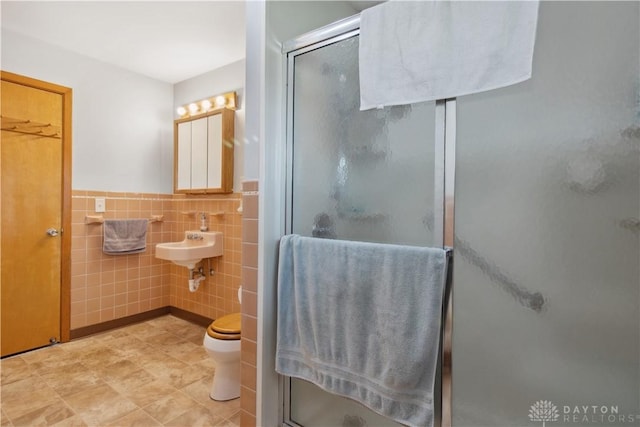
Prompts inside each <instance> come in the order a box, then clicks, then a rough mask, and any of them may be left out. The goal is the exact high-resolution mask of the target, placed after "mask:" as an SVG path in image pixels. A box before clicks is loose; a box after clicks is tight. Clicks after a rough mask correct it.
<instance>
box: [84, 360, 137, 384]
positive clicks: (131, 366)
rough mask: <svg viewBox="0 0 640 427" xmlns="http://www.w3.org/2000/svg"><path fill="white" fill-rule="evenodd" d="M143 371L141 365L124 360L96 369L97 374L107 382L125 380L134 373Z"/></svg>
mask: <svg viewBox="0 0 640 427" xmlns="http://www.w3.org/2000/svg"><path fill="white" fill-rule="evenodd" d="M140 369H142V367H141V366H140V365H138V364H137V363H135V362H134V361H132V360H130V359H122V360H119V361H117V362H116V363H112V364H110V365H105V366H99V367H97V368H95V374H96V375H97V376H99V377H100V378H102V379H103V380H105V381H106V382H110V381H114V380H118V379H124V378H127V377H128V376H130V375H131V374H132V373H134V372H136V371H139V370H140Z"/></svg>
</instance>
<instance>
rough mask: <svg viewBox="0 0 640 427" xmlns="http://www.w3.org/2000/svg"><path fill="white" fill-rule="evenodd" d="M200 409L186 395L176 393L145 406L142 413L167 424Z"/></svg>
mask: <svg viewBox="0 0 640 427" xmlns="http://www.w3.org/2000/svg"><path fill="white" fill-rule="evenodd" d="M199 407H201V406H200V405H199V404H198V403H196V402H195V401H194V400H193V399H191V398H190V397H188V396H187V395H186V394H184V393H182V392H179V391H176V392H174V393H172V394H170V395H168V396H165V397H163V398H162V399H159V400H157V401H155V402H153V403H151V404H149V405H147V406H145V407H144V408H142V409H144V411H145V412H146V413H147V414H149V415H151V416H152V417H153V418H155V419H156V420H158V421H160V422H161V423H163V424H164V423H167V422H169V421H171V420H173V419H175V418H177V417H179V416H180V415H182V414H184V413H185V412H190V411H194V410H196V409H197V408H199Z"/></svg>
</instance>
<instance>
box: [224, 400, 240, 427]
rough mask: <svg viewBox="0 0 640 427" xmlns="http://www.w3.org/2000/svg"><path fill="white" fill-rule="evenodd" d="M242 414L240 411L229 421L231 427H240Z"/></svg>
mask: <svg viewBox="0 0 640 427" xmlns="http://www.w3.org/2000/svg"><path fill="white" fill-rule="evenodd" d="M238 404H239V403H238ZM240 412H241V411H240V409H238V410H237V411H236V412H235V414H233V415H232V416H231V417H229V418H228V419H227V421H228V422H229V423H230V424H231V425H230V426H229V427H240Z"/></svg>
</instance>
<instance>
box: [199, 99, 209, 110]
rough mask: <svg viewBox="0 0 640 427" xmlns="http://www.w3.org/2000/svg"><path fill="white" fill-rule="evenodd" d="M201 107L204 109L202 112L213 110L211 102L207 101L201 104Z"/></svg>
mask: <svg viewBox="0 0 640 427" xmlns="http://www.w3.org/2000/svg"><path fill="white" fill-rule="evenodd" d="M200 106H201V107H202V111H207V110H208V109H209V108H211V101H209V100H208V99H205V100H203V101H202V102H201V103H200Z"/></svg>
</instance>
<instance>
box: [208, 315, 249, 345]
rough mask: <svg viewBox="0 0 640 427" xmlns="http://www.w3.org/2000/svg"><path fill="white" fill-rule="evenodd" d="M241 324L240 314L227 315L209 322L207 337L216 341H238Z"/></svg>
mask: <svg viewBox="0 0 640 427" xmlns="http://www.w3.org/2000/svg"><path fill="white" fill-rule="evenodd" d="M241 322H242V319H241V317H240V313H232V314H227V315H226V316H222V317H221V318H219V319H217V320H214V321H213V322H211V324H210V325H209V327H208V328H207V335H209V336H210V337H211V338H215V339H218V340H239V339H240V336H241V335H240V324H241Z"/></svg>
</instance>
